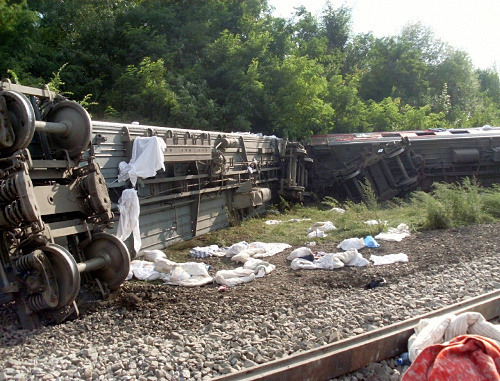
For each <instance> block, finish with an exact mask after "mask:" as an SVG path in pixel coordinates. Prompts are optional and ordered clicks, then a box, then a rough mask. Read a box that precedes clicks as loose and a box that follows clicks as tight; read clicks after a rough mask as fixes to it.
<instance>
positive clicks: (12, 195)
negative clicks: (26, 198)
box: [0, 177, 18, 204]
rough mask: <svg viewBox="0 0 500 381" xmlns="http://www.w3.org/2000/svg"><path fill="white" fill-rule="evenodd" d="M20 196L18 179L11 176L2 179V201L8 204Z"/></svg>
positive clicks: (0, 198)
mask: <svg viewBox="0 0 500 381" xmlns="http://www.w3.org/2000/svg"><path fill="white" fill-rule="evenodd" d="M17 198H18V192H17V186H16V179H15V178H12V177H9V178H7V179H4V180H1V181H0V203H2V204H7V203H10V202H12V201H14V200H16V199H17Z"/></svg>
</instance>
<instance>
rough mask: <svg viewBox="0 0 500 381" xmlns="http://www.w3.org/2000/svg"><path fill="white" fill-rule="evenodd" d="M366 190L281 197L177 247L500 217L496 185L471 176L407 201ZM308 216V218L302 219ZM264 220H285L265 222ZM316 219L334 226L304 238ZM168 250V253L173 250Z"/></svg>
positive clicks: (338, 235)
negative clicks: (314, 199) (350, 197)
mask: <svg viewBox="0 0 500 381" xmlns="http://www.w3.org/2000/svg"><path fill="white" fill-rule="evenodd" d="M370 190H371V188H370V187H369V185H368V184H365V185H364V186H363V191H364V196H365V197H364V199H365V201H364V202H361V203H354V202H352V201H347V202H343V203H340V202H339V201H337V200H335V199H333V198H331V197H327V198H325V199H324V200H323V201H322V202H321V203H318V204H316V205H313V206H304V205H301V204H296V205H292V204H286V205H284V202H283V201H284V200H280V203H279V204H278V205H276V206H275V207H274V208H271V211H270V212H269V213H267V214H266V215H264V216H261V217H254V218H251V219H246V220H244V221H242V222H241V224H239V225H237V226H233V227H230V228H228V229H224V230H219V231H214V232H211V233H209V234H207V235H205V236H203V237H198V238H196V239H194V240H191V241H189V242H191V244H190V245H189V246H184V247H182V246H179V248H181V249H180V252H182V253H183V255H187V254H186V253H188V252H189V248H191V247H194V246H206V245H211V244H217V245H219V246H221V247H225V246H230V245H232V244H234V243H237V242H240V241H247V242H254V241H262V242H285V243H288V244H290V245H292V246H302V245H304V244H305V243H306V242H308V241H317V242H332V243H335V244H338V243H339V242H340V241H342V240H343V239H346V238H353V237H359V238H363V237H366V236H367V235H371V236H375V235H377V234H378V233H380V232H381V231H384V230H386V229H387V228H388V227H390V226H392V227H396V226H398V225H399V224H400V223H405V224H407V225H408V226H409V227H410V230H412V231H413V232H416V231H421V230H428V229H446V228H452V227H457V226H464V225H470V224H477V223H485V222H496V221H498V220H499V219H500V186H498V185H495V186H493V187H491V188H483V187H481V186H480V185H479V184H478V183H477V182H476V181H475V180H474V179H469V178H466V179H464V181H463V182H462V183H460V184H458V183H454V184H444V183H436V184H434V187H433V190H432V191H431V192H430V193H424V192H422V191H416V192H414V193H412V194H411V195H410V196H408V197H407V198H405V199H397V198H396V199H392V200H390V201H388V202H383V203H381V202H379V201H378V200H377V199H376V198H375V197H374V193H373V192H371V191H370ZM334 208H342V209H343V210H345V212H344V213H339V212H337V211H335V210H334ZM276 209H280V210H281V211H282V212H277V210H276ZM306 218H307V219H310V220H308V221H304V220H303V219H306ZM266 220H280V221H283V222H282V223H280V224H276V225H266V224H265V221H266ZM290 220H302V221H300V222H291V221H290ZM369 220H377V221H380V222H381V224H379V225H368V224H367V223H366V222H367V221H369ZM319 221H331V222H332V223H333V224H334V225H335V226H336V227H337V230H333V231H329V232H327V233H326V234H327V235H328V236H327V237H325V238H307V234H308V232H307V229H308V228H309V227H311V226H312V225H313V224H314V223H316V222H319ZM193 243H196V244H193ZM178 245H181V244H178ZM184 245H185V244H184ZM176 246H177V245H176ZM167 250H168V251H169V252H171V251H172V249H171V248H169V249H167Z"/></svg>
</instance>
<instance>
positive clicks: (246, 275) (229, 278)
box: [215, 267, 255, 287]
mask: <svg viewBox="0 0 500 381" xmlns="http://www.w3.org/2000/svg"><path fill="white" fill-rule="evenodd" d="M254 279H255V274H254V271H253V270H252V269H244V268H243V267H238V268H236V269H234V270H219V271H217V273H216V274H215V281H216V282H217V283H218V284H223V285H226V286H228V287H233V286H237V285H239V284H243V283H248V282H251V281H253V280H254Z"/></svg>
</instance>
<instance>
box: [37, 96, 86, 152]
mask: <svg viewBox="0 0 500 381" xmlns="http://www.w3.org/2000/svg"><path fill="white" fill-rule="evenodd" d="M45 119H46V122H52V123H65V124H67V125H68V132H66V133H65V134H63V135H60V134H49V136H48V138H49V141H50V143H51V147H53V148H55V149H60V150H66V151H68V154H69V156H70V157H72V158H73V157H76V156H78V155H79V154H80V153H81V152H82V151H84V150H86V149H87V147H88V146H89V144H90V138H91V135H92V121H91V119H90V116H89V114H88V113H87V111H86V110H85V109H84V108H83V107H82V106H80V105H79V104H78V103H76V102H71V101H61V102H59V103H57V104H56V105H55V106H54V107H53V108H52V109H51V110H50V111H49V113H48V114H47V117H46V118H45Z"/></svg>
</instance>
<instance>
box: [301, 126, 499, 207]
mask: <svg viewBox="0 0 500 381" xmlns="http://www.w3.org/2000/svg"><path fill="white" fill-rule="evenodd" d="M307 151H308V154H309V155H310V156H311V157H312V158H313V159H314V165H313V166H312V169H311V170H310V171H309V175H310V176H311V179H310V181H309V183H310V185H311V190H312V191H313V192H314V193H316V194H318V195H319V196H332V197H335V198H339V199H351V200H357V201H360V200H363V198H364V197H365V195H364V190H363V184H368V185H369V186H370V187H371V188H372V189H373V191H374V192H375V194H376V195H377V196H378V197H379V199H381V200H388V199H390V198H392V197H397V196H403V195H404V194H406V193H408V192H410V191H412V190H415V189H422V190H425V191H428V190H430V189H431V186H432V184H433V183H434V182H438V181H439V182H455V181H460V180H461V179H463V178H464V177H475V178H476V179H477V180H478V182H480V183H481V184H483V185H485V186H490V185H492V184H493V183H498V182H499V181H500V127H491V126H484V127H477V128H467V129H448V130H446V129H435V130H422V131H393V132H374V133H352V134H331V135H318V136H313V137H312V139H311V142H310V144H309V145H308V146H307Z"/></svg>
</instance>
